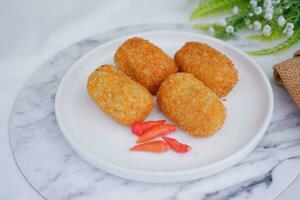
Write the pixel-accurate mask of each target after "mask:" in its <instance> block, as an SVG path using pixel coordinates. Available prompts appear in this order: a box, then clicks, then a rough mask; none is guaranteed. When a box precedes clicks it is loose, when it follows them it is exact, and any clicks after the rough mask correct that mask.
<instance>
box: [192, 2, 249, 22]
mask: <svg viewBox="0 0 300 200" xmlns="http://www.w3.org/2000/svg"><path fill="white" fill-rule="evenodd" d="M247 3H248V0H208V1H205V2H203V3H201V4H199V6H198V7H197V8H196V9H195V10H194V11H193V12H192V14H191V17H190V18H191V20H193V19H196V18H199V17H203V16H209V15H213V14H216V13H220V12H224V11H227V10H230V9H231V8H233V7H234V6H239V7H240V6H242V5H246V4H247Z"/></svg>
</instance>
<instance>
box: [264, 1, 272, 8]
mask: <svg viewBox="0 0 300 200" xmlns="http://www.w3.org/2000/svg"><path fill="white" fill-rule="evenodd" d="M270 6H272V0H264V8H266V7H270Z"/></svg>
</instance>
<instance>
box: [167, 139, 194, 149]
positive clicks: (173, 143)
mask: <svg viewBox="0 0 300 200" xmlns="http://www.w3.org/2000/svg"><path fill="white" fill-rule="evenodd" d="M162 139H164V141H166V143H168V145H169V146H170V147H171V149H173V150H174V151H176V152H177V153H186V152H188V151H189V150H191V149H192V148H191V147H190V146H188V145H186V144H183V143H180V142H178V141H177V140H176V139H174V138H170V137H162Z"/></svg>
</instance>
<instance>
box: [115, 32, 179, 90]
mask: <svg viewBox="0 0 300 200" xmlns="http://www.w3.org/2000/svg"><path fill="white" fill-rule="evenodd" d="M114 60H115V63H116V65H117V67H119V69H121V70H122V71H123V72H124V73H125V74H127V75H128V76H130V77H131V78H132V79H133V80H135V81H137V82H139V83H141V84H142V85H143V86H145V87H146V88H147V89H148V90H149V91H150V92H151V93H152V94H156V92H157V90H158V88H159V86H160V84H161V83H162V82H163V81H164V80H165V79H166V78H167V77H168V76H169V75H170V74H173V73H175V72H176V71H177V67H176V64H175V62H174V60H173V59H171V58H170V57H169V56H168V55H167V54H166V53H165V52H164V51H163V50H162V49H160V48H159V47H157V46H155V45H154V44H152V43H151V42H149V41H148V40H145V39H142V38H137V37H135V38H131V39H129V40H127V41H125V42H124V43H123V44H122V45H121V46H120V47H119V48H118V49H117V51H116V53H115V56H114Z"/></svg>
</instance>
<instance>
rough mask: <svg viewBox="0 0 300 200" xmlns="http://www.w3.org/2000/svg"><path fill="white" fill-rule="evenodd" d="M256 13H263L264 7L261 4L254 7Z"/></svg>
mask: <svg viewBox="0 0 300 200" xmlns="http://www.w3.org/2000/svg"><path fill="white" fill-rule="evenodd" d="M254 13H255V14H256V15H260V14H261V13H262V8H261V7H260V6H258V7H256V8H254Z"/></svg>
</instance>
